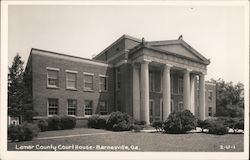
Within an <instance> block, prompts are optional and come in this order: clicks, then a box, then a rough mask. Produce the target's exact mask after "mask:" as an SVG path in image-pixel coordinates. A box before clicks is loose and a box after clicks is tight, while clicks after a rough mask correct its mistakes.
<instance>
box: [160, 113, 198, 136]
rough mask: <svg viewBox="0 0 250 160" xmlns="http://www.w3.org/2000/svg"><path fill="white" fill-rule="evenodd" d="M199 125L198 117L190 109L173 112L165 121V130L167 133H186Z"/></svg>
mask: <svg viewBox="0 0 250 160" xmlns="http://www.w3.org/2000/svg"><path fill="white" fill-rule="evenodd" d="M196 126H197V119H196V118H195V116H194V115H193V114H192V113H191V112H190V111H189V110H184V111H182V112H172V113H171V114H170V115H169V116H168V118H167V120H166V121H165V122H164V123H163V130H164V131H165V132H166V133H186V132H187V131H190V130H192V129H195V128H196Z"/></svg>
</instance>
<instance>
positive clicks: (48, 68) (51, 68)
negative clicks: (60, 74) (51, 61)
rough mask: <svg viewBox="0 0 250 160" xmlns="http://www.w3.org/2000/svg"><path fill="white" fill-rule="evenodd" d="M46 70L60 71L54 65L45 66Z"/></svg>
mask: <svg viewBox="0 0 250 160" xmlns="http://www.w3.org/2000/svg"><path fill="white" fill-rule="evenodd" d="M46 69H47V70H52V71H60V69H59V68H54V67H46Z"/></svg>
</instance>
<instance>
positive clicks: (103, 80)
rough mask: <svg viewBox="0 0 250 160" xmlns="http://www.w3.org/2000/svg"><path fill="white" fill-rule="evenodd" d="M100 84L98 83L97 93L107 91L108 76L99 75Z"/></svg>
mask: <svg viewBox="0 0 250 160" xmlns="http://www.w3.org/2000/svg"><path fill="white" fill-rule="evenodd" d="M99 77H100V82H99V91H100V92H103V91H108V76H105V75H99Z"/></svg>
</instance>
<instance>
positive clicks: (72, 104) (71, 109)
mask: <svg viewBox="0 0 250 160" xmlns="http://www.w3.org/2000/svg"><path fill="white" fill-rule="evenodd" d="M76 108H77V100H76V99H68V115H74V116H75V115H76Z"/></svg>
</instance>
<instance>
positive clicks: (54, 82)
mask: <svg viewBox="0 0 250 160" xmlns="http://www.w3.org/2000/svg"><path fill="white" fill-rule="evenodd" d="M58 73H59V69H56V68H55V69H52V68H47V86H48V87H50V88H58V87H59V81H58Z"/></svg>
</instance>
